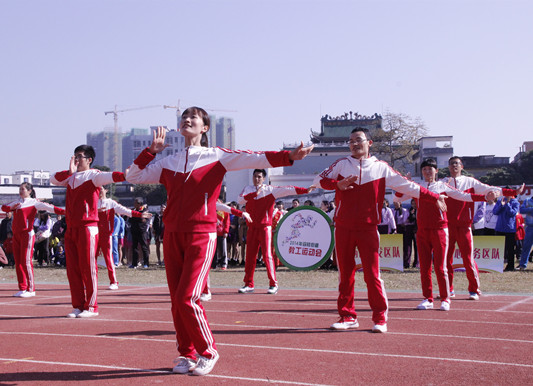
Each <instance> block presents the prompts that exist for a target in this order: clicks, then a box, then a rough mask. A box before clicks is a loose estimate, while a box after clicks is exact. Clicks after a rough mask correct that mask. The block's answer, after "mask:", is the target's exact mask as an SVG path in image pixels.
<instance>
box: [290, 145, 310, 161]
mask: <svg viewBox="0 0 533 386" xmlns="http://www.w3.org/2000/svg"><path fill="white" fill-rule="evenodd" d="M314 147H315V145H311V146H308V147H304V143H303V142H300V145H299V146H298V147H297V148H296V149H294V150H292V151H291V152H290V154H289V159H290V160H291V161H298V160H301V159H304V158H305V157H307V155H308V154H309V153H311V151H312V150H313V148H314Z"/></svg>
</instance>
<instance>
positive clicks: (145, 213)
mask: <svg viewBox="0 0 533 386" xmlns="http://www.w3.org/2000/svg"><path fill="white" fill-rule="evenodd" d="M141 217H142V218H152V213H150V212H143V214H142V216H141Z"/></svg>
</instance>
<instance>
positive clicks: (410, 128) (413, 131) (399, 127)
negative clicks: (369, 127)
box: [372, 111, 428, 172]
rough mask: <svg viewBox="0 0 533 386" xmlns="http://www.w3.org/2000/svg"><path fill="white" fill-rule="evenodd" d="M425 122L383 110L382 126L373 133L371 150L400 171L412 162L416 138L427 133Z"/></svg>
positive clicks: (415, 149) (416, 144) (404, 169)
mask: <svg viewBox="0 0 533 386" xmlns="http://www.w3.org/2000/svg"><path fill="white" fill-rule="evenodd" d="M427 131H428V129H427V127H426V125H425V123H424V122H423V121H422V120H421V119H420V118H418V117H416V118H412V117H410V116H408V115H407V114H404V113H393V112H390V111H387V112H385V114H384V115H383V121H382V128H381V129H379V130H378V131H377V132H376V133H375V134H374V135H373V141H374V143H373V145H372V152H373V153H375V154H379V155H380V157H379V158H381V159H384V160H386V161H388V162H389V164H390V166H392V167H393V168H394V169H397V170H399V171H401V172H405V171H406V170H407V168H406V167H407V165H410V164H412V163H413V156H414V155H415V153H416V152H417V151H418V140H419V139H420V138H422V137H424V136H425V135H427Z"/></svg>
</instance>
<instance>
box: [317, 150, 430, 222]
mask: <svg viewBox="0 0 533 386" xmlns="http://www.w3.org/2000/svg"><path fill="white" fill-rule="evenodd" d="M350 175H352V176H357V181H355V182H354V183H353V184H352V189H347V190H339V189H338V188H337V182H338V181H339V180H341V179H343V178H345V177H348V176H350ZM313 185H316V186H321V187H322V188H324V189H328V190H335V191H336V193H335V202H336V207H337V209H336V210H335V220H334V221H335V226H340V227H344V228H348V229H353V230H369V229H373V228H376V227H377V225H378V224H379V223H380V222H381V207H382V206H383V199H384V198H385V188H387V187H388V188H391V189H394V190H397V191H399V192H400V193H404V194H407V195H409V196H411V197H415V198H420V199H421V200H428V201H431V202H433V203H434V202H435V201H436V200H437V199H438V198H439V195H438V194H436V193H433V192H430V191H428V190H427V189H426V188H424V187H421V186H420V185H418V184H416V183H414V182H413V181H409V180H407V179H406V178H404V177H403V176H402V175H401V174H399V173H398V172H397V171H395V170H394V169H392V168H391V167H390V166H389V165H388V164H387V163H386V162H383V161H379V160H378V159H377V158H376V157H370V158H364V159H356V158H353V157H351V156H349V157H345V158H341V159H339V160H337V161H336V162H335V163H333V165H331V166H330V167H329V168H327V169H326V170H324V171H323V172H322V173H320V174H319V175H318V176H317V177H316V178H315V180H314V182H313Z"/></svg>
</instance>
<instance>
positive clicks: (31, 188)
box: [20, 182, 36, 198]
mask: <svg viewBox="0 0 533 386" xmlns="http://www.w3.org/2000/svg"><path fill="white" fill-rule="evenodd" d="M20 186H24V187H25V188H26V190H27V191H28V192H30V197H31V198H35V197H36V195H35V189H33V185H32V184H30V183H29V182H23V183H22V184H20Z"/></svg>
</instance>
